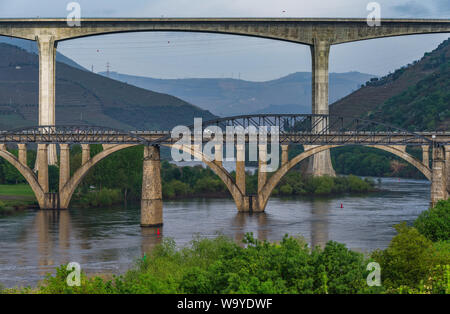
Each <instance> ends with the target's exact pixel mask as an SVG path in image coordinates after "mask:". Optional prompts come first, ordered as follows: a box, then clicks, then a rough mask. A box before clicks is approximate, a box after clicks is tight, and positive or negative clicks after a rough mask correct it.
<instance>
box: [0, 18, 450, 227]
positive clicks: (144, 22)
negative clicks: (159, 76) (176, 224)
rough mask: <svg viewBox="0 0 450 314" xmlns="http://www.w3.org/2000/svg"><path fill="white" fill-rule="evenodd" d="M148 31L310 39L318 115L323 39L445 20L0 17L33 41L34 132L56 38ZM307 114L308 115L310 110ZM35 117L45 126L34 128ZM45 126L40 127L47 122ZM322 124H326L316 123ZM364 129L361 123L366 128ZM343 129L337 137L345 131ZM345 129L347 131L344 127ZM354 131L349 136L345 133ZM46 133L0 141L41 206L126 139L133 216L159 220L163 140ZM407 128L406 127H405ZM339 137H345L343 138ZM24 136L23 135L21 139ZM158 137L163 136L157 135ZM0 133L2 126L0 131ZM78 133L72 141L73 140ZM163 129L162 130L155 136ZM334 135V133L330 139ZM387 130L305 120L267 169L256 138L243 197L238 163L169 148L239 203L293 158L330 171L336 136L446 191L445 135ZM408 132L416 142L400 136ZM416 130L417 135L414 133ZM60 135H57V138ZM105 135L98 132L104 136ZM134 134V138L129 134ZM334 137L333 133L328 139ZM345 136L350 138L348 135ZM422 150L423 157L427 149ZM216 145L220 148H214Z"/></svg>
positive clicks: (449, 159) (3, 25)
mask: <svg viewBox="0 0 450 314" xmlns="http://www.w3.org/2000/svg"><path fill="white" fill-rule="evenodd" d="M149 31H178V32H204V33H219V34H233V35H243V36H254V37H261V38H268V39H274V40H283V41H289V42H294V43H299V44H304V45H309V46H310V48H311V57H312V113H313V114H315V115H328V112H329V110H328V83H329V82H328V62H329V53H330V47H331V45H336V44H342V43H348V42H352V41H359V40H367V39H374V38H383V37H391V36H403V35H414V34H431V33H448V32H450V20H449V19H445V20H421V19H382V20H381V26H374V27H370V26H368V24H367V21H366V20H365V19H314V18H303V19H299V18H111V19H81V26H80V27H70V26H68V24H67V23H66V19H0V36H9V37H16V38H22V39H27V40H33V41H36V42H37V44H38V48H39V126H41V127H40V129H39V132H37V134H38V135H39V134H41V133H48V132H47V131H48V130H49V129H51V126H54V125H55V55H56V47H57V43H58V42H60V41H64V40H70V39H75V38H81V37H86V36H96V35H102V34H113V33H124V32H149ZM314 119H315V118H314ZM42 126H46V127H45V128H43V127H42ZM48 126H50V127H48ZM324 130H326V131H324ZM369 133H370V132H369ZM349 134H350V136H347V135H349ZM351 134H353V135H351ZM355 134H356V135H355ZM63 135H66V137H65V138H64V137H61V134H60V133H58V132H56V133H52V134H50V135H49V134H47V135H46V136H40V137H39V136H37V137H36V136H34V135H30V134H25V133H20V132H19V133H18V134H11V133H7V134H6V135H5V136H4V137H3V139H2V140H0V156H1V157H3V158H5V159H6V160H8V161H9V162H10V163H12V164H13V165H14V166H15V167H16V168H17V169H18V170H19V171H20V172H21V173H22V175H23V176H24V177H25V179H26V180H27V181H28V182H29V184H30V185H31V187H32V189H33V191H34V193H35V195H36V198H37V200H38V202H39V205H40V207H41V208H67V207H68V205H69V202H70V198H71V196H72V194H73V192H74V190H75V189H76V187H77V185H78V184H79V182H80V181H81V180H82V178H83V177H84V176H85V175H86V173H87V172H88V171H89V169H90V168H91V167H93V166H94V165H95V164H97V163H98V162H99V161H100V160H102V159H103V158H105V157H107V156H108V155H110V154H112V153H114V152H116V151H118V150H120V149H124V148H126V147H130V146H132V145H139V144H145V145H146V146H145V149H144V166H143V167H144V171H143V187H142V203H141V225H142V226H152V225H159V224H162V193H161V176H160V156H159V147H160V145H169V146H170V145H175V144H174V143H172V142H170V141H162V140H160V141H158V139H156V140H151V141H150V140H148V139H145V138H144V136H141V135H136V134H131V133H129V134H128V135H129V136H128V138H132V139H134V140H130V139H129V140H124V138H126V137H127V136H122V140H121V141H120V140H117V138H118V137H117V134H115V135H114V138H115V139H116V140H113V141H108V139H109V137H108V136H107V135H103V136H104V137H103V138H100V139H99V137H95V138H92V139H91V140H90V139H89V136H84V137H83V139H80V138H79V136H78V134H77V133H76V132H75V133H67V134H66V133H63ZM411 135H412V136H411ZM345 136H347V137H348V138H346V137H345ZM24 137H26V138H24ZM163 137H164V136H163ZM0 138H2V134H1V133H0ZM77 138H78V140H74V139H77ZM164 138H166V137H164ZM337 138H341V140H336V139H337ZM393 138H395V135H394V134H393V133H390V132H388V134H373V133H370V134H369V135H367V134H361V133H358V131H356V133H355V130H350V133H348V132H347V133H345V132H344V133H342V134H337V135H336V134H333V130H332V129H330V128H328V120H322V122H321V123H314V129H312V130H310V132H309V133H308V134H307V136H305V135H304V134H301V132H300V133H297V134H291V137H289V138H288V139H286V137H285V140H284V141H280V142H281V148H282V153H281V155H282V158H281V159H282V163H281V167H280V168H279V169H278V170H277V171H276V172H275V173H273V174H272V175H271V176H270V177H268V176H267V173H265V172H263V171H261V169H262V168H263V167H264V161H263V159H264V158H263V159H261V156H264V155H265V154H266V153H267V151H266V150H267V148H265V147H264V146H262V145H259V156H260V158H259V166H258V169H259V170H258V194H257V195H256V196H248V195H246V192H245V164H244V162H239V161H237V163H236V180H233V178H232V177H231V175H230V174H229V173H228V172H227V171H226V170H225V169H224V167H223V166H222V164H221V162H220V160H214V158H213V159H211V158H210V157H208V156H204V155H203V154H202V153H201V151H200V150H198V149H193V148H192V147H189V148H188V147H184V146H180V147H177V148H179V149H181V150H183V151H186V152H187V153H189V154H192V155H197V157H199V158H200V159H201V160H203V161H204V162H205V163H206V164H207V165H208V166H209V167H211V169H212V170H213V171H214V172H215V173H216V174H217V175H218V176H219V177H220V178H221V179H222V180H223V181H224V183H225V184H226V186H227V187H228V189H229V190H230V193H231V195H232V196H233V199H234V201H235V202H236V206H237V208H238V210H240V211H249V210H253V211H263V210H264V209H265V207H266V205H267V201H268V199H269V196H270V194H271V192H272V190H273V188H274V187H275V186H276V185H277V183H278V182H279V180H280V179H281V178H282V177H283V175H284V174H285V173H287V171H289V170H290V169H291V168H292V167H294V166H295V165H296V164H298V163H299V162H300V161H302V160H304V159H306V158H309V167H308V172H309V173H311V174H314V175H332V176H333V175H335V173H334V170H333V167H332V165H331V159H330V154H329V149H330V148H333V147H337V146H341V145H348V144H356V145H366V146H373V147H376V148H379V149H383V150H386V151H389V152H391V153H393V154H395V155H397V156H399V157H401V158H403V159H405V160H406V161H408V162H410V163H411V164H413V165H414V166H415V167H416V168H418V169H419V170H420V171H421V172H422V173H423V174H424V176H425V177H427V178H428V179H430V180H431V203H432V204H434V203H436V202H437V201H438V200H441V199H446V198H447V197H448V196H449V187H448V184H449V182H450V180H449V179H448V177H449V174H450V170H449V168H450V149H449V147H450V146H449V144H450V142H449V141H448V139H446V138H447V135H442V136H437V137H436V135H435V137H434V138H432V139H430V138H427V137H426V136H421V135H418V134H409V136H406V135H405V136H404V137H403V140H400V141H398V142H392V139H393ZM411 138H413V139H416V140H417V141H412V142H411V141H410V140H411ZM419 138H420V139H422V141H421V140H419ZM61 139H63V140H61ZM105 139H106V140H105ZM136 139H138V140H136ZM333 139H334V140H333ZM351 139H353V140H351ZM8 143H9V144H10V143H16V144H17V145H18V148H19V154H18V157H15V155H13V154H12V153H11V152H9V151H8V150H7V148H6V145H5V144H8ZM27 143H37V144H38V153H37V170H38V173H37V176H36V174H35V173H34V172H33V171H32V170H31V168H30V167H29V166H28V165H27V160H26V144H27ZM71 143H78V144H82V147H83V158H82V159H83V160H82V165H81V167H80V168H79V169H78V170H77V171H76V172H75V173H74V174H73V175H72V177H70V172H69V144H71ZM93 143H102V144H104V145H103V146H104V149H103V151H102V152H100V153H98V154H97V155H95V156H92V157H91V156H90V150H89V144H93ZM55 144H58V145H59V148H60V161H59V169H60V178H59V180H60V185H59V186H60V190H59V193H56V194H52V193H49V191H48V167H47V165H48V164H58V156H57V151H56V145H55ZM289 144H296V145H300V144H301V145H303V146H304V149H305V151H304V152H303V153H302V154H300V155H298V156H296V157H294V158H293V159H291V160H288V155H287V152H288V145H289ZM407 145H416V146H417V145H420V146H421V147H422V148H423V157H422V160H418V159H416V158H414V157H413V156H411V155H410V154H408V153H407V152H406V146H407ZM236 148H237V154H238V155H239V154H244V149H245V146H244V145H241V146H239V145H237V146H236ZM430 148H431V149H432V150H431V151H432V156H431V157H432V158H431V159H432V162H431V164H432V166H431V167H430V162H429V159H430V158H429V152H430ZM216 151H220V148H219V149H217V150H216Z"/></svg>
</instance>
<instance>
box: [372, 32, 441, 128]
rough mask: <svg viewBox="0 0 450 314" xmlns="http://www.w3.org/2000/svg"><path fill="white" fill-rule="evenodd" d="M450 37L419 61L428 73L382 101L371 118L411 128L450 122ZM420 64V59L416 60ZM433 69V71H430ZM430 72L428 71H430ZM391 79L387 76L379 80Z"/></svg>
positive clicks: (394, 75) (395, 75) (435, 126)
mask: <svg viewBox="0 0 450 314" xmlns="http://www.w3.org/2000/svg"><path fill="white" fill-rule="evenodd" d="M449 44H450V39H447V40H446V41H444V42H443V43H442V44H440V45H439V47H438V48H436V49H435V50H434V51H433V52H432V53H428V54H425V56H424V58H423V59H422V60H421V61H420V65H417V66H420V67H421V70H422V71H424V73H425V76H424V77H423V78H422V79H421V80H419V81H418V82H417V83H415V84H413V85H411V86H409V87H408V88H407V89H405V90H404V91H403V92H402V93H400V94H398V95H395V96H393V97H391V98H389V99H388V100H387V101H385V102H384V103H383V104H381V105H380V106H379V107H378V108H377V109H376V111H374V112H372V113H369V114H368V117H369V118H370V119H378V120H380V121H385V122H389V123H392V124H393V125H396V126H399V127H402V128H404V129H408V130H410V131H419V130H420V131H426V130H430V131H431V130H436V129H441V130H446V129H448V125H449V124H450V107H449V106H448V104H449V101H450V60H449V59H448V57H447V55H448V47H449ZM416 64H417V63H416ZM405 70H406V68H402V69H399V70H397V71H396V72H395V73H393V74H391V76H390V77H391V80H396V79H397V78H398V77H400V76H401V75H402V74H403V73H404V72H405ZM430 71H432V73H431V74H430ZM427 72H428V73H427ZM386 80H388V81H389V79H388V78H385V79H384V80H380V81H379V82H384V81H386Z"/></svg>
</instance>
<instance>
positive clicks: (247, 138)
mask: <svg viewBox="0 0 450 314" xmlns="http://www.w3.org/2000/svg"><path fill="white" fill-rule="evenodd" d="M227 127H233V129H232V130H233V132H234V133H232V134H231V136H228V135H229V134H230V132H228V131H227ZM267 127H272V129H269V132H267V133H264V134H263V133H261V132H260V130H262V129H263V130H265V128H267ZM184 129H185V130H184V132H183V133H174V134H170V133H169V132H167V131H133V132H125V131H119V130H113V129H109V128H104V127H94V126H81V125H79V126H36V127H29V128H23V129H17V130H12V131H3V132H0V157H2V158H4V159H6V160H7V161H8V162H10V163H11V164H12V165H13V166H14V167H15V168H16V169H17V170H18V171H19V172H20V173H21V174H22V175H23V176H24V178H25V179H26V180H27V182H28V183H29V184H30V186H31V188H32V189H33V192H34V194H35V196H36V199H37V201H38V203H39V206H40V208H41V209H66V208H68V207H69V204H70V200H71V197H72V195H73V193H74V191H75V190H76V188H77V186H78V185H79V183H80V182H81V181H82V179H83V178H84V176H85V175H86V174H87V173H88V172H89V170H90V169H92V167H94V166H95V165H96V164H97V163H98V162H100V161H101V160H103V159H104V158H106V157H108V156H109V155H111V154H113V153H114V152H117V151H119V150H122V149H125V148H128V147H131V146H135V145H145V148H144V156H143V158H144V162H143V184H142V200H141V225H142V226H155V225H160V224H162V222H163V218H162V212H163V202H162V185H161V174H160V146H169V147H172V149H173V150H174V151H180V152H184V153H186V154H188V155H192V156H194V157H196V158H197V159H198V160H201V161H203V162H204V163H205V164H206V165H207V166H208V167H210V168H211V169H212V170H213V171H214V172H215V173H216V174H217V175H218V176H219V177H220V179H221V180H222V181H223V182H224V183H225V185H226V186H227V188H228V190H229V192H230V194H231V196H232V197H233V200H234V202H235V204H236V207H237V209H238V210H239V211H254V212H259V211H264V210H265V208H266V205H267V202H268V200H269V197H270V195H271V193H272V191H273V189H274V188H275V187H276V185H277V184H278V183H279V181H280V180H281V178H282V177H283V176H284V175H285V174H286V173H287V172H288V171H289V170H290V169H292V168H293V167H294V166H295V165H297V164H298V163H299V162H301V161H302V160H305V159H307V158H310V157H311V156H314V155H316V154H319V153H320V152H323V151H326V150H329V149H332V148H335V147H339V146H344V145H363V146H369V147H374V148H377V149H381V150H384V151H388V152H390V153H392V154H394V155H396V156H398V157H400V158H402V159H404V160H405V161H407V162H409V163H410V164H412V165H413V166H415V167H416V168H417V169H418V170H419V171H420V172H421V173H422V174H423V175H424V176H425V177H426V178H427V179H428V180H430V181H431V204H435V203H436V202H437V201H439V200H442V199H447V198H448V197H449V192H450V133H448V132H437V133H436V132H420V133H417V132H409V131H406V130H401V129H398V128H396V127H394V126H391V125H387V124H382V123H378V122H374V121H367V120H362V119H358V118H344V117H334V116H330V115H320V114H285V115H283V114H273V115H270V114H266V115H264V114H263V115H250V116H236V117H228V118H221V119H216V120H211V121H206V122H203V123H201V124H199V125H192V126H189V127H185V128H184ZM220 130H225V132H223V134H225V135H226V138H227V142H226V143H225V144H224V142H223V141H222V139H221V140H220V141H219V140H218V139H219V138H220V137H219V136H218V135H219V133H220ZM252 130H259V131H258V132H253V131H252ZM223 134H222V135H223ZM186 139H187V141H186ZM230 140H231V142H230ZM230 143H231V147H232V150H233V154H234V150H235V153H236V156H235V158H234V160H235V162H236V177H235V178H233V177H232V176H231V174H230V173H229V172H228V171H227V170H226V169H225V168H224V167H223V164H222V159H223V155H224V152H225V150H224V145H229V144H230ZM7 144H8V146H11V145H14V144H16V145H18V156H17V157H16V156H15V155H14V154H12V153H11V152H9V151H8V149H7ZM27 144H37V146H38V148H37V160H38V167H37V174H36V173H35V172H34V171H33V170H32V169H31V168H30V167H29V166H28V163H27V154H26V151H27V147H26V146H27ZM51 144H58V145H59V191H58V192H57V193H49V183H48V147H49V145H51ZM71 144H81V146H82V163H81V166H80V168H79V169H77V170H76V171H75V173H74V174H73V175H72V176H70V166H69V164H70V154H69V152H70V150H69V149H70V145H71ZM90 144H102V145H103V150H102V151H101V152H99V153H98V154H96V155H94V156H91V154H90V146H89V145H90ZM207 145H210V146H212V147H213V149H212V150H211V151H210V152H206V151H205V149H204V148H205V147H206V146H207ZM252 145H254V146H253V147H256V148H257V160H258V189H257V190H258V192H257V194H256V195H247V194H246V191H245V156H246V150H250V149H251V146H252ZM292 145H303V147H304V152H302V153H301V154H299V155H297V156H295V157H294V158H292V159H290V160H289V158H288V149H289V146H292ZM276 146H278V147H277V150H276V151H278V148H281V153H280V154H278V156H274V155H272V156H271V158H272V159H273V158H278V157H279V155H281V162H280V163H279V164H278V167H276V169H273V170H274V171H273V172H272V173H270V174H269V173H268V172H267V161H268V158H267V157H268V150H269V148H270V151H271V153H272V152H273V151H274V148H275V147H276ZM407 146H419V147H421V148H422V152H423V153H422V158H421V160H420V159H417V158H415V157H414V156H412V155H411V154H409V153H408V152H407V151H406V147H407ZM225 148H227V147H226V146H225ZM228 149H229V148H228ZM430 151H431V158H430ZM430 165H431V166H430Z"/></svg>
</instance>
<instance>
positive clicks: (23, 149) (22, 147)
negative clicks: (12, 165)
mask: <svg viewBox="0 0 450 314" xmlns="http://www.w3.org/2000/svg"><path fill="white" fill-rule="evenodd" d="M17 146H18V148H19V162H20V163H22V164H24V165H25V166H26V165H27V144H17Z"/></svg>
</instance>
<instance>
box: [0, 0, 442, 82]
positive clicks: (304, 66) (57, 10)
mask: <svg viewBox="0 0 450 314" xmlns="http://www.w3.org/2000/svg"><path fill="white" fill-rule="evenodd" d="M69 2H71V1H66V0H39V1H35V0H28V1H25V0H0V18H8V17H10V18H12V17H66V16H67V14H68V13H69V11H67V10H66V6H67V4H68V3H69ZM77 2H78V3H79V4H80V7H81V17H83V18H88V17H351V18H356V17H359V18H365V17H366V16H367V15H368V14H369V13H370V12H369V11H368V10H367V9H366V7H367V4H368V3H369V2H370V1H365V0H340V1H336V0H316V1H311V0H226V1H224V0H146V1H144V0H127V1H123V0H79V1H77ZM377 2H378V3H379V4H380V7H381V17H382V18H450V1H449V0H427V1H418V0H382V1H377ZM448 37H449V35H448V34H433V35H413V36H403V37H392V38H383V39H373V40H365V41H359V42H353V43H348V44H341V45H335V46H332V48H331V52H330V66H329V68H330V72H349V71H359V72H364V73H370V74H373V75H378V76H382V75H385V74H387V73H389V72H393V71H394V70H395V69H397V68H399V67H401V66H403V65H406V64H408V63H410V62H412V61H414V60H417V59H419V58H421V57H422V56H423V54H424V53H425V52H427V51H431V50H433V49H434V48H436V46H437V45H438V44H439V43H441V42H442V41H443V40H445V39H447V38H448ZM58 51H59V52H61V53H63V54H64V55H66V56H67V57H69V58H71V59H73V60H74V61H76V62H78V63H79V64H81V65H82V66H84V67H86V68H88V69H93V70H94V71H95V72H99V71H106V66H107V64H109V66H110V71H117V72H120V73H124V74H131V75H140V76H149V77H155V78H188V77H195V78H199V77H219V78H220V77H232V78H240V79H244V80H252V81H265V80H270V79H276V78H279V77H282V76H284V75H288V74H290V73H293V72H297V71H308V72H309V71H311V54H310V49H309V47H308V46H305V45H300V44H295V43H287V42H282V41H276V40H269V39H261V38H253V37H245V36H234V35H220V34H202V33H176V32H172V33H166V32H154V33H152V32H146V33H126V34H113V35H102V36H94V37H88V38H81V39H74V40H69V41H64V42H61V43H59V45H58Z"/></svg>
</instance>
